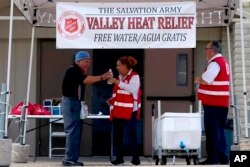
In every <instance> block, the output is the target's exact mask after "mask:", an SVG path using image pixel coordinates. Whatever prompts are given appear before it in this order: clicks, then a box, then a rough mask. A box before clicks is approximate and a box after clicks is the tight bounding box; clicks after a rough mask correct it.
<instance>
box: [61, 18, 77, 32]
mask: <svg viewBox="0 0 250 167" xmlns="http://www.w3.org/2000/svg"><path fill="white" fill-rule="evenodd" d="M64 28H65V30H66V31H68V32H70V33H73V32H75V31H77V29H78V24H77V19H73V18H70V19H65V25H64Z"/></svg>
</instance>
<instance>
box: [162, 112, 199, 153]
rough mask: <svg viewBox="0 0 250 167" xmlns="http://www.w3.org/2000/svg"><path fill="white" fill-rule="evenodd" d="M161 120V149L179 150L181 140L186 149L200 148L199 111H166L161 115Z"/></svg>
mask: <svg viewBox="0 0 250 167" xmlns="http://www.w3.org/2000/svg"><path fill="white" fill-rule="evenodd" d="M161 121H162V122H161V137H162V149H163V150H180V149H181V148H180V142H183V143H184V145H185V146H186V148H187V149H200V145H201V131H202V130H201V114H200V113H170V112H166V113H164V114H163V115H162V116H161Z"/></svg>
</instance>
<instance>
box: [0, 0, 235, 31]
mask: <svg viewBox="0 0 250 167" xmlns="http://www.w3.org/2000/svg"><path fill="white" fill-rule="evenodd" d="M1 1H2V0H0V3H1ZM4 1H6V0H4ZM188 1H196V6H197V11H196V12H197V27H219V26H226V25H227V24H228V23H229V22H230V21H231V20H232V18H233V15H234V13H235V9H236V6H237V5H238V1H239V0H165V1H164V0H161V1H160V0H159V2H188ZM57 2H76V3H77V2H88V3H89V2H97V3H98V2H99V3H101V2H105V0H103V1H94V0H93V1H86V0H14V3H15V5H16V7H17V8H18V9H19V10H20V11H21V12H22V13H23V15H24V16H25V17H26V19H27V20H28V21H29V22H30V23H31V24H34V25H35V26H42V27H55V26H56V24H55V23H56V3H57ZM127 2H142V3H143V1H142V0H141V1H135V0H128V1H127ZM144 2H154V3H155V1H154V0H151V1H149V0H147V1H144ZM4 3H6V2H4ZM109 3H110V1H109Z"/></svg>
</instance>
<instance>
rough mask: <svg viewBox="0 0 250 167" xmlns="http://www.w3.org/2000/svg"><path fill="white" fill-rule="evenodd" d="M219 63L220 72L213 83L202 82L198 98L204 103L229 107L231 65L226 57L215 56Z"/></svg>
mask: <svg viewBox="0 0 250 167" xmlns="http://www.w3.org/2000/svg"><path fill="white" fill-rule="evenodd" d="M213 61H215V62H216V63H218V64H219V66H220V72H219V74H218V76H217V77H216V78H215V79H214V81H213V83H212V84H209V85H203V84H200V86H199V89H198V99H199V100H201V102H202V104H203V105H209V106H220V107H228V105H229V77H230V76H229V74H230V72H229V66H228V63H227V61H226V59H225V58H224V57H218V58H215V59H214V60H213Z"/></svg>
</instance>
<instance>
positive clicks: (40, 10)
mask: <svg viewBox="0 0 250 167" xmlns="http://www.w3.org/2000/svg"><path fill="white" fill-rule="evenodd" d="M186 1H196V7H197V11H196V12H197V27H221V26H227V37H228V51H229V52H228V53H229V63H230V64H231V53H230V51H231V47H230V39H229V37H230V35H229V24H230V23H231V21H232V19H233V16H234V14H235V11H236V9H237V8H238V6H239V4H241V0H165V1H164V0H161V1H160V2H186ZM0 2H1V1H0ZM57 2H76V3H81V2H89V1H86V0H11V1H10V3H11V4H10V6H11V8H10V31H9V48H8V70H7V90H9V89H10V64H11V63H10V62H11V45H12V44H11V41H12V22H13V4H15V6H16V7H17V8H18V9H19V10H20V11H21V13H22V14H23V15H24V16H25V18H26V19H27V20H28V21H29V23H30V24H31V26H32V40H31V50H30V65H29V74H28V86H27V97H26V102H28V101H29V94H30V82H31V78H30V77H31V65H32V64H31V62H32V58H33V45H34V34H35V27H55V26H56V3H57ZM90 2H92V1H90ZM93 2H98V3H105V0H103V1H93ZM107 2H109V3H110V1H107ZM130 2H131V3H132V2H142V3H146V2H155V1H150V0H147V1H143V0H138V1H134V0H127V1H121V3H130ZM115 3H118V2H117V1H115ZM241 11H242V10H241ZM241 28H243V27H241ZM242 36H243V33H242ZM241 39H244V38H243V37H242V38H241ZM242 47H243V49H242V62H243V64H242V67H243V85H244V90H243V92H244V105H245V117H246V119H247V110H246V104H247V102H246V100H247V99H246V93H245V92H246V81H245V69H244V68H245V62H244V41H242ZM230 67H231V66H230ZM231 68H232V67H231ZM231 74H232V69H231ZM232 81H233V80H232V77H231V83H233V82H232ZM231 98H232V102H233V103H234V90H233V84H231ZM7 103H9V95H7ZM6 118H8V116H6ZM246 124H247V122H246ZM25 127H26V126H24V128H25ZM5 128H6V129H5V136H7V126H6V127H5ZM246 128H247V125H246ZM234 129H235V124H234ZM24 132H25V130H24ZM234 132H235V131H234ZM235 133H236V132H235ZM234 136H236V135H234ZM245 136H246V137H248V130H246V134H245ZM234 141H236V139H234ZM23 143H25V137H23Z"/></svg>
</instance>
